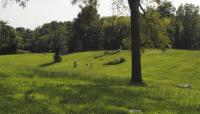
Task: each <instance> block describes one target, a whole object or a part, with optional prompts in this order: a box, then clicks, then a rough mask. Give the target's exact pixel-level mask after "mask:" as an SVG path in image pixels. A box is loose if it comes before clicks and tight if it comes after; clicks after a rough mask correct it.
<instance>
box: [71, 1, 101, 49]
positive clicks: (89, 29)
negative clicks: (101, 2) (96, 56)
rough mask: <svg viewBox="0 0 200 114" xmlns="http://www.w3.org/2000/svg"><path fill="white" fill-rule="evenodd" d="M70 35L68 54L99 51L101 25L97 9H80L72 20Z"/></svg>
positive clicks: (91, 7) (91, 6) (87, 7)
mask: <svg viewBox="0 0 200 114" xmlns="http://www.w3.org/2000/svg"><path fill="white" fill-rule="evenodd" d="M72 33H73V36H72V37H73V38H71V39H70V47H69V48H70V52H76V51H88V50H100V49H101V47H102V46H101V35H102V31H101V25H100V23H99V15H98V14H97V9H96V8H95V7H94V6H93V5H87V6H85V7H84V8H82V10H81V12H80V13H79V14H78V17H77V18H76V19H75V20H74V23H73V29H72Z"/></svg>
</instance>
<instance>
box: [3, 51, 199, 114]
mask: <svg viewBox="0 0 200 114" xmlns="http://www.w3.org/2000/svg"><path fill="white" fill-rule="evenodd" d="M103 53H104V52H103V51H98V52H82V53H75V54H70V55H66V56H63V57H62V58H63V61H62V62H61V63H57V64H54V63H52V61H53V59H52V58H53V54H19V55H2V56H0V114H129V113H133V112H134V111H131V110H141V111H142V113H144V114H200V51H186V50H168V51H167V52H166V53H162V52H161V51H158V50H147V51H146V52H145V53H144V54H143V55H142V70H143V71H142V74H143V79H144V82H145V86H141V87H138V86H137V87H136V86H130V85H129V81H130V78H131V71H130V70H131V53H130V52H129V51H122V52H120V53H118V54H114V55H106V56H103V57H100V58H97V59H94V57H96V56H99V55H102V54H103ZM120 57H124V58H125V59H126V62H124V63H122V64H118V65H103V64H104V63H106V62H109V61H113V60H115V59H119V58H120ZM74 61H77V64H78V67H77V68H76V69H74V68H73V64H74ZM91 63H92V64H93V67H92V68H90V64H91ZM86 64H88V66H87V67H86ZM186 83H190V84H191V85H192V89H184V88H179V87H177V86H176V85H178V84H186Z"/></svg>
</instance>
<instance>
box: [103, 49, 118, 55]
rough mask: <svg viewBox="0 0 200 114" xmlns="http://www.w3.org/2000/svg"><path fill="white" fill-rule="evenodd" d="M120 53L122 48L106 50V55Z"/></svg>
mask: <svg viewBox="0 0 200 114" xmlns="http://www.w3.org/2000/svg"><path fill="white" fill-rule="evenodd" d="M117 53H120V50H116V51H105V52H104V54H105V55H114V54H117Z"/></svg>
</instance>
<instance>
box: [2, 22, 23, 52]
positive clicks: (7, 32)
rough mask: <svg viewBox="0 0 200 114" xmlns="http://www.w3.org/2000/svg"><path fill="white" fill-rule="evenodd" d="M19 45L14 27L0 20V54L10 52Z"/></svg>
mask: <svg viewBox="0 0 200 114" xmlns="http://www.w3.org/2000/svg"><path fill="white" fill-rule="evenodd" d="M20 46H21V39H20V37H18V36H16V32H15V29H14V28H12V27H11V26H8V25H7V23H5V22H3V21H0V54H12V53H15V52H16V51H17V49H18V48H19V47H20Z"/></svg>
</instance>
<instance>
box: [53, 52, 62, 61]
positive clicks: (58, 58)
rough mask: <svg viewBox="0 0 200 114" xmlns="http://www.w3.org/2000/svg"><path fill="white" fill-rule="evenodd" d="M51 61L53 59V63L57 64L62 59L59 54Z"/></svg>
mask: <svg viewBox="0 0 200 114" xmlns="http://www.w3.org/2000/svg"><path fill="white" fill-rule="evenodd" d="M53 59H54V62H55V63H58V62H61V61H62V58H61V56H60V54H59V53H55V54H54V56H53Z"/></svg>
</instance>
